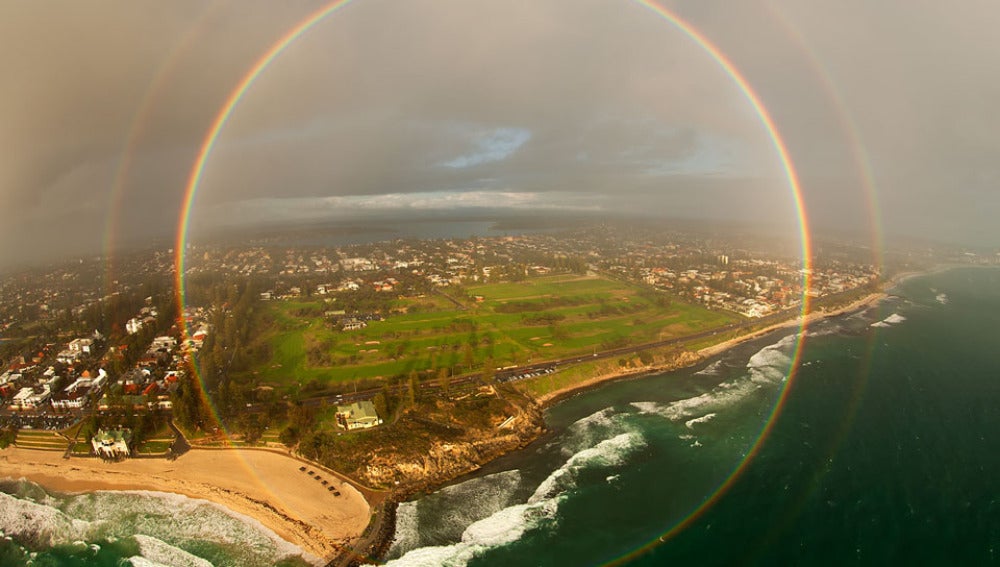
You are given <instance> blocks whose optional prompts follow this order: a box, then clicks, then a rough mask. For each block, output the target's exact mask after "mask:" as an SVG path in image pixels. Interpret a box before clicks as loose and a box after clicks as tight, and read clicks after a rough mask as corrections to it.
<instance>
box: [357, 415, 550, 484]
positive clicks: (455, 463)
mask: <svg viewBox="0 0 1000 567" xmlns="http://www.w3.org/2000/svg"><path fill="white" fill-rule="evenodd" d="M513 407H515V408H516V410H517V411H516V412H515V414H514V415H513V416H507V417H505V418H503V420H502V421H500V422H499V423H490V425H489V426H488V427H478V428H466V429H463V430H462V432H461V433H460V434H458V435H450V436H448V437H449V438H448V439H434V440H432V441H431V442H430V446H429V448H427V449H426V451H424V452H421V453H415V452H413V451H409V450H407V449H406V448H397V447H385V448H383V449H381V450H379V451H377V452H373V453H372V454H371V455H370V457H369V458H368V459H367V463H366V464H365V466H364V467H363V470H360V471H358V472H359V476H360V480H362V482H365V483H368V484H369V485H370V486H381V487H395V488H399V489H401V490H404V491H409V490H419V489H421V488H423V487H425V486H431V485H436V484H440V483H442V482H446V481H448V480H451V479H453V478H456V477H458V476H461V475H463V474H466V473H468V472H470V471H473V470H476V469H478V468H479V467H481V466H482V465H484V464H486V463H487V462H489V461H491V460H493V459H496V458H497V457H499V456H501V455H504V454H506V453H509V452H511V451H513V450H515V449H519V448H521V447H524V446H525V445H527V444H528V443H530V442H532V441H534V440H535V439H537V438H538V437H539V436H540V435H541V434H542V433H543V432H544V431H545V423H544V420H543V419H542V412H541V408H540V407H539V406H538V405H537V404H535V403H534V402H531V401H524V402H523V405H522V404H517V405H516V406H513ZM416 418H419V416H404V418H402V419H401V422H402V423H400V424H398V425H401V426H405V423H406V422H407V421H408V420H413V419H416ZM498 419H499V418H498ZM498 419H494V420H492V421H493V422H497V421H498Z"/></svg>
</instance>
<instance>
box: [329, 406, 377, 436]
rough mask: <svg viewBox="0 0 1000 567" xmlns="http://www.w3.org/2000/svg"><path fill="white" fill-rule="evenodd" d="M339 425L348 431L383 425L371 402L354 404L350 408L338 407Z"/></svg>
mask: <svg viewBox="0 0 1000 567" xmlns="http://www.w3.org/2000/svg"><path fill="white" fill-rule="evenodd" d="M337 424H338V425H340V426H341V427H343V428H344V429H347V430H348V431H351V430H354V429H368V428H370V427H375V426H376V425H381V424H382V419H381V418H379V416H378V413H377V412H376V411H375V404H373V403H371V401H370V400H363V401H360V402H354V403H353V404H351V405H349V406H337Z"/></svg>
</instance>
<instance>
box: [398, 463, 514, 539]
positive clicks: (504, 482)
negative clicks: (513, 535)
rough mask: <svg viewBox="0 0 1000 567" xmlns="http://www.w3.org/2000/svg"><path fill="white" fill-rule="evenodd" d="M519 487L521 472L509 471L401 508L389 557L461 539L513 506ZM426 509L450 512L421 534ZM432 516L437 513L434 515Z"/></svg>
mask: <svg viewBox="0 0 1000 567" xmlns="http://www.w3.org/2000/svg"><path fill="white" fill-rule="evenodd" d="M520 484H521V472H520V471H518V470H509V471H504V472H500V473H496V474H491V475H487V476H483V477H478V478H474V479H471V480H467V481H465V482H461V483H458V484H453V485H451V486H447V487H445V488H442V489H441V490H439V491H438V492H436V493H434V494H433V495H430V496H427V497H425V498H426V499H425V500H423V501H414V502H404V503H402V504H400V506H399V508H398V509H397V511H396V537H395V538H394V539H393V543H392V546H390V548H389V552H388V553H387V556H388V557H390V558H392V557H399V556H401V555H404V554H406V553H407V552H409V551H411V550H413V549H416V548H419V547H421V546H424V545H427V544H429V543H431V542H439V541H442V540H445V541H448V540H452V539H458V538H460V537H461V535H462V533H463V531H464V530H466V529H467V528H468V526H469V525H471V524H473V523H475V522H477V521H479V520H482V519H483V518H486V517H488V516H490V515H492V514H495V513H496V512H499V511H500V510H503V509H504V508H506V507H507V506H510V505H511V504H513V498H514V494H515V492H516V491H517V489H518V487H519V486H520ZM425 505H429V506H430V507H431V508H433V509H435V510H436V509H442V508H443V509H447V510H449V511H450V512H449V513H448V514H447V516H446V517H440V516H438V517H436V520H435V525H434V529H433V530H426V529H425V530H421V527H422V525H421V511H422V510H423V509H424V508H423V506H425ZM431 515H432V516H434V515H435V513H434V512H433V511H431ZM423 532H429V533H423Z"/></svg>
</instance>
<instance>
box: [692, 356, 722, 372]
mask: <svg viewBox="0 0 1000 567" xmlns="http://www.w3.org/2000/svg"><path fill="white" fill-rule="evenodd" d="M721 373H722V360H716V361H715V362H713V363H712V364H709V365H708V366H706V367H705V368H703V369H701V370H699V371H698V372H695V373H694V375H695V376H718V375H719V374H721Z"/></svg>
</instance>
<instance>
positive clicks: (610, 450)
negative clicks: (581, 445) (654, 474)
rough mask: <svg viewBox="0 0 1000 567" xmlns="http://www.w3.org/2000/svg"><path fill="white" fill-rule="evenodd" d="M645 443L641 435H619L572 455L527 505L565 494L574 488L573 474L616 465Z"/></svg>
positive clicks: (543, 482) (537, 489) (550, 476)
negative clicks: (583, 470)
mask: <svg viewBox="0 0 1000 567" xmlns="http://www.w3.org/2000/svg"><path fill="white" fill-rule="evenodd" d="M645 444H646V442H645V439H643V437H642V435H640V434H639V433H635V432H629V433H622V434H620V435H616V436H615V437H612V438H611V439H605V440H604V441H601V442H600V443H598V444H597V445H595V446H593V447H590V448H589V449H584V450H582V451H579V452H578V453H576V454H574V455H573V456H572V457H570V458H569V460H567V461H566V462H565V463H564V464H563V466H561V467H559V468H558V469H556V470H555V471H553V472H552V474H550V475H549V476H548V477H547V478H546V479H545V480H543V481H542V483H541V484H540V485H538V488H536V489H535V493H534V494H532V495H531V498H529V499H528V502H529V503H535V502H541V501H543V500H544V499H546V498H548V497H551V496H552V495H554V494H559V493H562V492H565V491H566V490H568V489H569V488H572V486H573V485H574V477H575V476H576V472H577V471H578V470H579V469H581V468H584V467H588V466H595V465H596V466H617V465H620V464H622V463H623V462H624V461H625V458H626V457H627V456H628V455H629V454H631V453H632V452H633V451H634V450H636V449H638V448H640V447H642V446H644V445H645Z"/></svg>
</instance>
